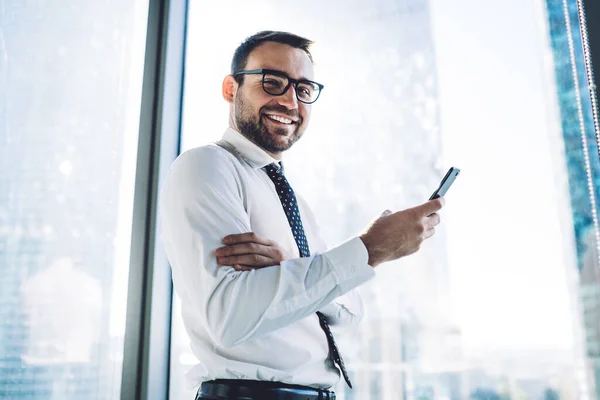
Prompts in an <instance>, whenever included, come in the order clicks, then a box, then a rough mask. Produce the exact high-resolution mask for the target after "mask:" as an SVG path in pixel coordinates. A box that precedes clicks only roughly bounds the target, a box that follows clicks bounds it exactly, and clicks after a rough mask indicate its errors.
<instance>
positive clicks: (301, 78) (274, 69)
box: [262, 68, 314, 82]
mask: <svg viewBox="0 0 600 400" xmlns="http://www.w3.org/2000/svg"><path fill="white" fill-rule="evenodd" d="M262 69H270V70H271V71H277V72H281V73H282V74H285V75H286V76H288V77H290V78H292V77H291V76H290V74H288V73H287V72H285V71H282V70H280V69H277V68H262ZM292 79H295V80H297V81H309V82H314V81H313V80H312V79H308V78H306V77H304V76H301V77H300V78H298V79H296V78H292Z"/></svg>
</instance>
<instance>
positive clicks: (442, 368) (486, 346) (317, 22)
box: [171, 0, 600, 400]
mask: <svg viewBox="0 0 600 400" xmlns="http://www.w3.org/2000/svg"><path fill="white" fill-rule="evenodd" d="M565 4H566V3H565ZM573 5H574V6H571V7H570V8H569V9H568V10H567V13H566V15H569V16H570V18H569V21H570V24H567V21H566V20H565V18H564V17H565V10H564V7H563V6H564V4H563V2H554V1H548V2H545V1H541V0H528V1H522V0H510V1H503V2H495V3H494V4H491V3H489V2H480V3H478V2H473V1H466V0H455V1H452V2H447V1H442V0H434V1H429V2H428V1H425V0H417V1H408V0H395V1H388V0H377V1H373V2H359V1H341V0H340V1H329V2H321V1H317V0H307V1H303V2H292V1H285V2H281V1H277V2H276V1H273V0H257V1H253V2H241V1H240V2H210V3H208V2H207V1H201V0H195V1H191V2H190V11H189V20H188V23H189V29H188V46H187V48H188V52H187V61H186V62H187V65H186V69H187V75H186V83H185V92H184V95H185V97H184V115H183V132H182V148H183V150H186V149H188V148H191V147H194V146H198V145H202V144H204V143H207V142H209V141H214V140H217V139H219V138H220V136H221V135H222V133H223V131H224V130H225V128H226V126H227V113H228V108H227V105H226V104H225V102H224V101H223V100H222V99H221V82H222V79H223V77H224V75H226V74H227V73H228V71H229V63H230V61H231V57H232V54H233V51H234V50H235V48H236V46H237V45H238V44H239V43H240V42H241V41H242V40H243V39H244V38H245V37H247V36H249V35H251V34H253V33H255V32H257V31H260V30H264V29H276V30H285V31H290V32H294V33H297V34H300V35H303V36H306V37H308V38H309V39H312V40H314V41H316V44H315V45H314V47H313V50H312V53H313V56H314V59H315V62H316V66H315V71H316V80H318V81H319V82H322V83H323V84H325V86H326V87H325V89H324V91H323V93H322V95H321V97H320V98H319V100H318V102H317V103H316V104H315V105H314V106H313V117H312V121H311V126H310V127H309V128H308V130H307V132H306V134H305V137H303V139H302V140H301V141H299V142H298V143H297V144H296V145H295V147H294V149H292V150H291V151H290V152H289V154H286V156H285V159H286V171H287V175H288V178H289V180H290V182H291V183H292V185H293V186H294V188H295V189H296V190H297V191H299V192H301V193H302V194H303V196H304V197H305V198H306V199H307V200H308V201H309V203H310V204H311V205H312V208H313V211H314V212H315V214H316V216H317V220H318V221H319V223H320V226H321V230H322V233H323V234H324V236H325V238H326V240H327V241H328V242H329V244H330V245H332V246H333V245H335V244H337V243H340V242H341V241H342V240H344V239H346V238H348V237H350V236H353V235H356V234H357V233H360V232H361V231H362V230H363V229H364V228H365V227H366V226H367V225H368V223H369V222H370V221H371V220H372V219H373V218H375V217H376V216H377V215H379V214H380V213H381V211H383V210H384V209H386V208H390V209H393V210H400V209H404V208H407V207H411V206H414V205H417V204H420V203H422V202H423V201H425V200H426V199H427V198H428V197H429V195H430V194H431V192H432V191H433V190H434V188H435V187H436V185H437V183H438V182H439V179H440V178H441V177H442V176H443V175H444V173H445V171H446V170H447V169H448V167H450V166H456V167H459V168H461V170H462V173H461V175H460V176H459V177H458V179H457V181H456V183H455V185H454V186H453V187H452V189H451V190H450V192H449V193H448V195H447V197H446V198H447V205H446V208H445V209H444V211H443V212H442V219H443V224H442V226H441V227H440V228H439V229H438V232H437V234H436V235H435V236H434V237H433V238H432V239H431V240H430V241H428V242H427V244H426V245H425V246H424V247H423V249H422V250H421V251H420V252H419V253H418V254H416V255H413V256H410V257H407V258H405V259H402V260H399V261H397V262H393V263H389V264H388V265H385V266H381V267H380V268H378V272H377V275H378V276H377V278H376V279H375V280H373V281H372V282H371V283H370V284H369V285H366V286H364V287H362V288H361V291H362V294H363V297H364V298H365V301H366V303H367V316H366V318H365V321H364V322H363V324H362V328H361V330H360V332H359V333H358V337H357V338H353V339H354V340H353V341H350V340H349V341H345V342H344V341H342V344H341V347H342V351H343V352H344V354H347V356H346V358H347V360H346V361H347V364H348V366H349V367H350V369H351V370H352V377H353V381H354V382H355V389H354V390H348V389H346V388H345V386H344V382H343V380H342V381H340V385H338V387H337V388H336V392H337V393H338V396H339V398H341V399H361V400H363V399H382V400H388V399H389V400H391V399H399V398H401V399H434V398H435V399H459V398H460V399H462V398H474V399H479V398H481V399H483V398H509V397H510V398H559V397H560V398H566V399H574V398H579V397H580V396H584V397H585V396H591V397H594V396H595V393H594V391H595V390H596V389H594V388H595V387H596V386H600V385H598V383H597V382H595V379H596V378H595V377H594V376H598V374H597V373H595V370H594V365H595V363H596V361H595V360H596V356H597V354H596V353H597V352H596V351H595V350H594V349H597V348H598V346H597V343H598V342H597V341H596V339H595V336H594V335H595V334H596V332H595V331H594V330H593V329H594V326H597V322H598V318H597V314H594V313H595V312H596V313H597V311H596V308H597V306H596V303H597V296H598V291H597V282H598V280H597V278H595V275H594V271H596V269H597V267H598V260H597V255H595V253H594V251H595V250H594V249H595V248H596V247H597V245H598V243H597V232H598V231H597V223H596V224H594V221H593V220H592V217H591V216H592V215H593V214H594V213H595V212H596V211H597V206H596V204H595V203H594V198H597V196H598V194H597V192H598V181H597V180H596V177H597V176H598V175H596V171H598V158H597V157H596V154H597V153H595V152H594V151H595V150H594V146H595V141H593V138H594V132H593V125H592V130H591V131H590V130H589V122H590V121H589V118H588V114H587V112H588V111H589V104H586V103H585V102H583V103H584V104H581V103H582V101H581V99H584V98H585V93H584V89H585V88H584V87H583V86H581V91H582V92H581V93H583V94H581V95H577V96H576V95H575V94H574V93H575V92H574V86H573V85H574V84H575V82H578V83H579V84H580V85H583V83H584V80H582V78H581V76H582V75H581V73H583V72H582V71H583V70H581V68H582V59H581V54H580V51H579V50H577V48H575V50H574V52H575V54H570V53H569V43H568V39H569V38H572V37H573V35H575V39H574V40H575V42H574V43H575V46H577V43H579V46H580V44H581V43H580V41H579V42H578V40H579V37H578V36H577V35H576V32H577V30H578V29H579V28H578V26H577V25H572V24H574V22H573V21H576V11H577V9H576V4H575V2H573ZM224 15H226V16H227V18H228V24H227V29H226V30H219V32H218V35H217V36H218V38H217V39H212V38H213V37H214V35H215V32H214V29H215V28H214V25H213V24H212V23H211V21H214V20H215V19H219V18H222V16H224ZM298 16H303V17H302V18H300V17H298ZM561 16H562V18H561ZM307 21H309V22H307ZM207 38H211V39H207ZM565 46H566V47H565ZM572 47H573V45H572V46H571V48H572ZM573 67H575V68H573ZM573 71H576V76H575V80H573V78H574V77H573V74H572V73H573ZM588 102H589V99H588ZM578 104H579V106H578ZM578 107H579V109H580V110H582V111H581V112H578ZM582 115H583V116H582ZM582 125H583V126H585V127H588V131H587V134H586V135H589V137H590V138H592V140H591V141H589V142H587V143H588V144H589V146H590V147H589V148H586V147H585V146H584V145H582V140H581V139H582V137H584V136H582V135H581V130H580V128H581V126H582ZM576 132H578V134H577V135H575V133H576ZM587 152H589V153H587ZM586 154H588V155H591V156H589V157H586V156H585V155H586ZM305 160H310V163H306V162H304V161H305ZM588 177H589V178H588ZM591 177H593V178H594V179H592V178H591ZM588 184H591V187H592V188H593V190H592V192H591V193H590V192H589V190H588V189H589V187H590V186H588ZM178 307H179V304H178V301H177V299H175V305H174V318H175V321H174V324H173V338H172V360H171V379H172V381H171V396H172V397H173V398H184V397H185V396H187V398H192V397H191V396H193V392H192V391H190V390H189V389H186V388H185V387H184V385H183V383H182V380H183V376H184V373H185V371H186V370H187V369H189V368H190V367H191V366H192V365H193V364H195V363H196V362H197V360H195V358H194V356H193V355H192V353H191V352H190V350H189V343H188V339H187V337H186V334H185V331H184V329H183V326H182V324H181V320H180V310H179V308H178ZM594 346H596V347H594ZM352 350H354V352H353V351H352ZM494 396H495V397H494Z"/></svg>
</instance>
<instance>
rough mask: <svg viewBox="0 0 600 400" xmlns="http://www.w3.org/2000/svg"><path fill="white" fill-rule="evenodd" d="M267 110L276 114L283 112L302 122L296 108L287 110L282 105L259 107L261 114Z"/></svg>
mask: <svg viewBox="0 0 600 400" xmlns="http://www.w3.org/2000/svg"><path fill="white" fill-rule="evenodd" d="M268 111H271V112H275V113H278V114H284V115H287V116H289V117H293V118H298V122H299V123H302V121H303V119H302V117H301V116H300V113H299V112H298V110H288V109H287V108H286V107H284V106H264V107H261V109H260V112H261V114H264V113H265V112H268Z"/></svg>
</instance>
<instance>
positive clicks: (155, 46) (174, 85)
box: [120, 0, 188, 399]
mask: <svg viewBox="0 0 600 400" xmlns="http://www.w3.org/2000/svg"><path fill="white" fill-rule="evenodd" d="M187 13H188V1H187V0H149V7H148V23H147V33H146V35H147V36H146V49H145V60H144V75H143V84H142V98H141V108H140V125H139V139H138V153H137V168H136V177H135V188H134V204H133V220H132V232H131V253H130V254H131V255H130V266H129V285H128V296H127V319H126V329H125V339H124V349H123V370H122V378H121V396H120V397H121V398H122V399H166V398H168V393H169V370H170V339H171V307H172V294H173V288H172V283H171V270H170V266H169V263H168V260H167V257H166V255H165V253H164V249H163V246H162V245H160V241H159V235H160V233H159V229H158V226H157V221H158V219H157V213H158V205H157V202H158V193H159V191H160V183H161V182H162V181H163V179H164V177H165V176H166V173H167V172H168V169H169V167H170V165H171V163H172V162H173V161H174V160H175V158H176V157H177V155H178V154H179V151H180V137H181V135H180V129H181V116H182V109H181V106H182V96H183V82H184V65H185V44H186V36H187Z"/></svg>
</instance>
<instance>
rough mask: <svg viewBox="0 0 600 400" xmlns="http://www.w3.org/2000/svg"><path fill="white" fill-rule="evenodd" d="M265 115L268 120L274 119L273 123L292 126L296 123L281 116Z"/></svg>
mask: <svg viewBox="0 0 600 400" xmlns="http://www.w3.org/2000/svg"><path fill="white" fill-rule="evenodd" d="M265 115H266V116H267V118H269V119H272V120H273V121H277V122H281V123H282V124H291V123H293V122H294V121H292V120H291V119H288V118H284V117H280V116H279V115H270V114H265Z"/></svg>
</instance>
